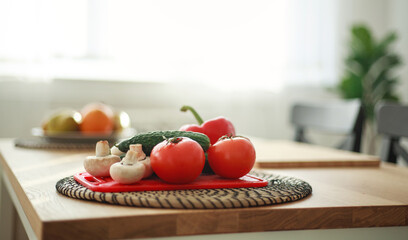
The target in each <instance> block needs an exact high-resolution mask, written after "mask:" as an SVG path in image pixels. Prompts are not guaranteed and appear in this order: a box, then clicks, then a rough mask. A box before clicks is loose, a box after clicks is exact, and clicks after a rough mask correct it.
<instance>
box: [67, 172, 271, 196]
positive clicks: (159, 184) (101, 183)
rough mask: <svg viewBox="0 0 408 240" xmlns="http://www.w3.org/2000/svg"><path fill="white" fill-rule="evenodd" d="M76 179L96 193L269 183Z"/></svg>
mask: <svg viewBox="0 0 408 240" xmlns="http://www.w3.org/2000/svg"><path fill="white" fill-rule="evenodd" d="M74 179H75V180H76V181H77V182H78V183H79V184H81V185H82V186H84V187H86V188H88V189H89V190H92V191H95V192H140V191H170V190H186V189H216V188H251V187H265V186H267V185H268V181H266V180H264V179H262V178H259V177H255V176H252V175H250V174H247V175H245V176H243V177H241V178H239V179H227V178H222V177H220V176H218V175H215V174H211V175H200V176H199V177H198V178H197V179H196V180H194V181H193V182H191V183H186V184H170V183H166V182H163V181H162V180H160V179H159V178H158V177H156V176H152V177H150V178H147V179H143V180H141V181H140V182H138V183H135V184H128V185H126V184H120V183H118V182H116V181H114V180H112V178H110V177H104V178H102V177H94V176H92V175H90V174H89V173H87V172H83V173H77V174H75V175H74Z"/></svg>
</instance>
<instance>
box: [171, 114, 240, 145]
mask: <svg viewBox="0 0 408 240" xmlns="http://www.w3.org/2000/svg"><path fill="white" fill-rule="evenodd" d="M180 110H181V111H182V112H186V111H188V110H190V111H191V112H192V113H193V115H194V117H195V118H196V119H197V122H198V125H197V124H189V125H184V126H181V128H180V129H179V130H180V131H191V132H199V133H203V134H205V135H207V136H208V138H209V139H210V142H211V144H214V143H216V142H217V141H218V139H219V138H220V137H222V136H224V135H232V136H235V128H234V125H232V123H231V122H230V121H229V120H228V119H226V118H225V117H216V118H213V119H210V120H207V121H205V122H204V121H203V119H202V118H201V117H200V115H198V113H197V112H196V111H195V110H194V108H192V107H190V106H183V107H182V108H181V109H180Z"/></svg>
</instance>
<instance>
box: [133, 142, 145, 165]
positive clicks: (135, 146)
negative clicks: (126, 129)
mask: <svg viewBox="0 0 408 240" xmlns="http://www.w3.org/2000/svg"><path fill="white" fill-rule="evenodd" d="M129 150H132V151H135V152H136V160H137V161H140V160H143V159H145V158H146V154H145V153H144V152H143V148H142V144H131V145H130V146H129Z"/></svg>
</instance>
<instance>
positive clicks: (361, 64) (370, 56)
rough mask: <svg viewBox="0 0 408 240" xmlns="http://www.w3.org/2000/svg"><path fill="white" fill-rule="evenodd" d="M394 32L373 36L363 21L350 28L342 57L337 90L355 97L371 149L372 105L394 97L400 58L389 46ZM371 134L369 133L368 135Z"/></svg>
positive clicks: (349, 96) (394, 37) (372, 135)
mask: <svg viewBox="0 0 408 240" xmlns="http://www.w3.org/2000/svg"><path fill="white" fill-rule="evenodd" d="M395 40H397V35H396V34H395V33H394V32H392V33H389V34H387V35H386V36H385V37H384V38H382V39H380V40H377V39H375V38H374V36H373V35H372V33H371V31H370V29H369V28H368V27H367V26H365V25H354V26H353V27H352V28H351V39H350V42H349V54H348V56H347V57H346V59H345V67H346V69H345V72H344V75H343V78H342V79H341V81H340V83H339V85H338V90H339V92H340V94H341V96H342V97H343V98H346V99H352V98H359V99H360V100H361V103H362V106H363V108H364V113H365V116H366V120H367V121H366V128H365V132H366V135H368V136H367V138H368V139H366V140H368V141H369V142H370V143H369V147H368V152H369V153H373V151H374V146H373V144H374V143H373V141H374V138H375V135H376V134H375V128H374V124H375V107H376V105H377V104H378V103H379V102H380V101H382V100H388V101H398V96H397V94H396V93H395V86H396V84H397V80H398V79H397V78H396V77H395V76H394V75H393V71H394V70H395V68H396V67H397V66H398V65H400V64H401V58H400V56H399V55H398V54H396V53H395V52H394V51H393V50H392V44H393V43H394V42H395ZM370 135H371V136H370Z"/></svg>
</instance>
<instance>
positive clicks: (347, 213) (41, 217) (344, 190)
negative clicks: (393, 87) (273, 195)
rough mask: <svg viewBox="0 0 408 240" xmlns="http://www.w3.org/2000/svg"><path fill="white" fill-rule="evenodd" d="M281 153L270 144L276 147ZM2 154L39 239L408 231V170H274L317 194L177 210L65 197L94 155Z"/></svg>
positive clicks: (8, 143)
mask: <svg viewBox="0 0 408 240" xmlns="http://www.w3.org/2000/svg"><path fill="white" fill-rule="evenodd" d="M279 144H280V143H279ZM274 147H275V146H274V142H269V148H274ZM0 151H1V156H0V159H1V163H2V165H3V171H4V173H5V174H6V177H7V178H8V179H9V181H10V183H11V185H12V187H13V189H14V191H15V193H16V195H17V197H18V199H19V201H20V203H21V205H22V207H23V209H24V212H25V214H26V216H27V218H28V220H29V222H30V224H31V226H32V228H33V230H34V233H35V234H36V236H37V237H38V239H106V238H109V239H117V238H136V237H158V236H182V235H195V234H214V233H236V232H256V231H273V230H294V229H329V228H356V227H379V226H406V225H408V187H407V183H408V169H406V168H401V167H395V166H392V165H389V164H381V165H380V167H331V168H289V169H282V168H280V169H269V170H267V171H270V172H273V173H277V174H283V175H288V176H294V177H297V178H300V179H303V180H305V181H307V182H308V183H310V185H311V186H312V187H313V193H312V194H311V196H309V197H307V198H305V199H303V200H300V201H297V202H293V203H288V204H281V205H274V206H267V207H255V208H242V209H218V210H173V209H148V208H133V207H125V206H114V205H109V204H103V203H96V202H89V201H83V200H76V199H72V198H68V197H65V196H63V195H60V194H58V193H57V191H56V190H55V183H56V182H57V181H58V180H60V179H61V178H64V177H67V176H70V175H72V174H74V173H77V172H80V171H83V170H84V169H83V167H82V161H83V159H84V158H85V157H86V156H88V155H90V153H89V152H76V151H56V150H55V151H50V150H30V149H24V148H16V147H14V145H13V142H12V140H0ZM259 154H261V155H262V153H261V152H260V153H259ZM292 154H294V153H292Z"/></svg>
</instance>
